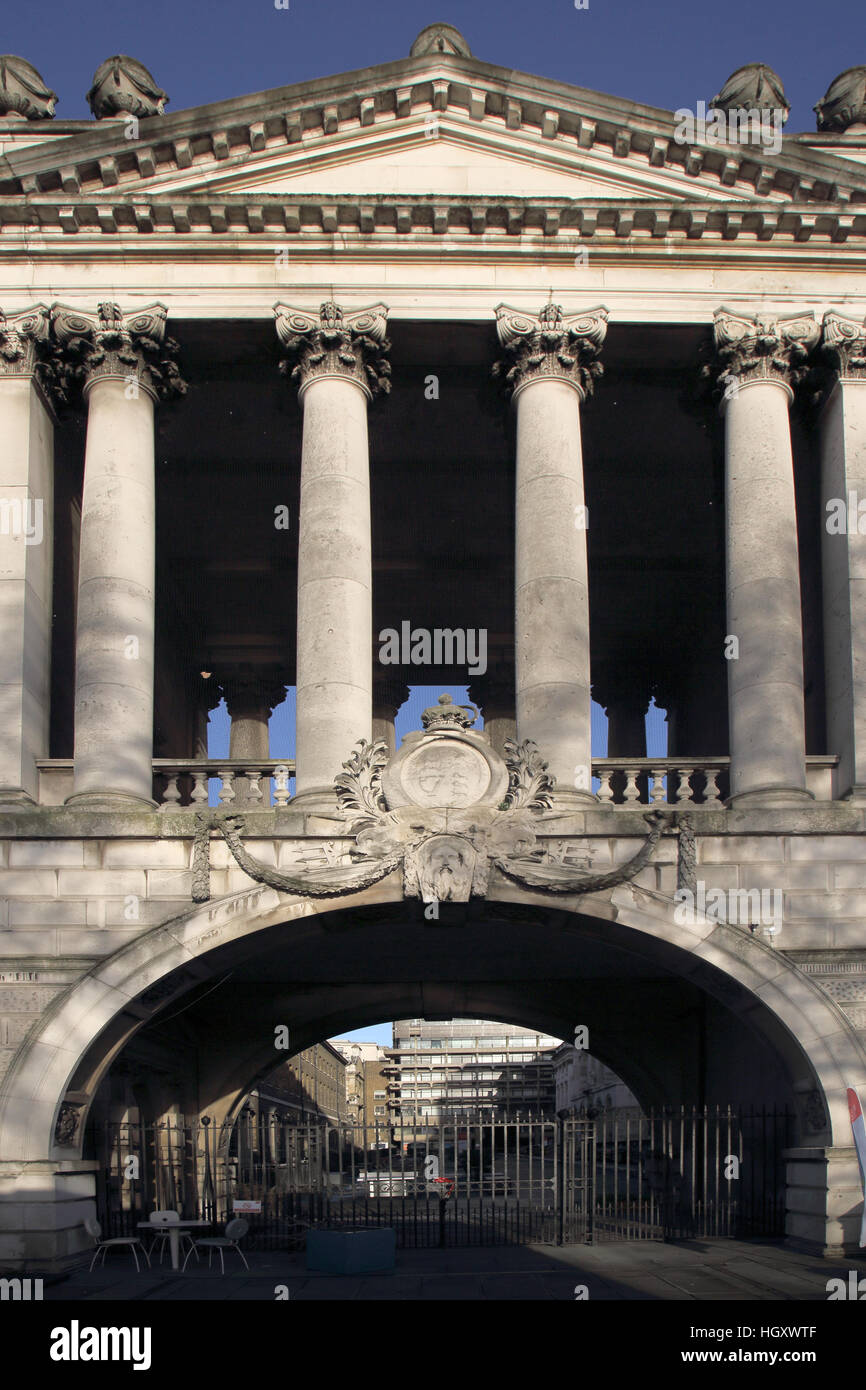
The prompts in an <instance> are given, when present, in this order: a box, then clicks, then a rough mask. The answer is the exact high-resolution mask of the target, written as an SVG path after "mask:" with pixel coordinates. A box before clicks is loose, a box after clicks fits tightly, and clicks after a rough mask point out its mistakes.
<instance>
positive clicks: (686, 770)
mask: <svg viewBox="0 0 866 1390" xmlns="http://www.w3.org/2000/svg"><path fill="white" fill-rule="evenodd" d="M694 770H695V769H694V768H693V767H678V768H677V769H676V772H677V777H678V778H679V782H678V784H677V800H678V801H694V799H695V794H694V792H693V791H692V784H691V782H690V780H689V779H690V778H691V776H692V774H693V772H694Z"/></svg>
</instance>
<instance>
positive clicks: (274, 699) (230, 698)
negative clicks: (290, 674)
mask: <svg viewBox="0 0 866 1390" xmlns="http://www.w3.org/2000/svg"><path fill="white" fill-rule="evenodd" d="M218 681H219V687H220V689H221V690H222V693H223V695H224V697H225V702H226V708H227V709H228V712H229V715H230V717H231V718H233V719H234V718H236V717H237V716H238V715H239V714H241V713H248V712H249V711H250V710H253V709H263V708H265V706H267V709H268V717H270V715H272V714H273V712H274V710H275V709H276V708H277V706H278V705H281V704H282V703H283V701H284V700H285V698H286V686H287V684H288V681H286V680H284V679H283V676H282V674H281V673H280V672H279V671H276V670H273V669H270V668H268V669H265V670H260V671H256V670H253V669H252V668H251V669H250V670H248V671H244V670H240V671H233V672H232V673H231V674H229V675H225V676H219V677H218Z"/></svg>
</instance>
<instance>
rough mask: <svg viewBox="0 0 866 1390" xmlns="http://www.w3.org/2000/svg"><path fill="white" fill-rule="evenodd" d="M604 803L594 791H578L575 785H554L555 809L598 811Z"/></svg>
mask: <svg viewBox="0 0 866 1390" xmlns="http://www.w3.org/2000/svg"><path fill="white" fill-rule="evenodd" d="M605 804H606V803H605V802H603V801H599V799H598V797H597V796H596V795H595V792H587V791H580V790H578V788H577V787H554V789H553V809H554V810H556V811H599V810H601V808H602V807H603V806H604V805H605Z"/></svg>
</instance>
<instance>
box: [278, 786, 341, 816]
mask: <svg viewBox="0 0 866 1390" xmlns="http://www.w3.org/2000/svg"><path fill="white" fill-rule="evenodd" d="M288 804H289V806H290V807H291V809H292V810H293V811H323V812H325V813H326V814H330V815H336V814H337V793H336V792H335V791H334V788H333V786H330V787H308V788H307V789H306V791H302V792H297V793H296V795H295V796H293V797H292V799H291V800H290V801H289V803H288Z"/></svg>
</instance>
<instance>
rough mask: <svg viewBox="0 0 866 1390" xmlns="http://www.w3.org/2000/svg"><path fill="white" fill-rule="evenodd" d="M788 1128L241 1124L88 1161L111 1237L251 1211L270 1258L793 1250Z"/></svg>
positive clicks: (658, 1123)
mask: <svg viewBox="0 0 866 1390" xmlns="http://www.w3.org/2000/svg"><path fill="white" fill-rule="evenodd" d="M792 1124H793V1119H792V1116H791V1115H789V1114H788V1113H787V1112H778V1111H768V1110H763V1111H751V1112H748V1113H743V1112H737V1111H734V1110H732V1109H730V1108H728V1109H724V1110H723V1109H721V1108H715V1109H710V1108H706V1109H703V1110H690V1111H687V1110H685V1109H680V1110H677V1111H673V1110H665V1111H660V1112H651V1113H649V1114H641V1113H639V1112H636V1111H634V1112H615V1111H611V1112H602V1113H601V1114H600V1115H598V1116H596V1117H594V1118H592V1119H590V1118H587V1117H586V1116H577V1115H575V1116H570V1117H567V1118H564V1119H563V1118H553V1117H550V1116H529V1117H525V1116H524V1117H521V1116H517V1117H514V1118H499V1119H492V1120H486V1119H478V1118H474V1117H460V1116H455V1117H454V1118H453V1119H449V1120H447V1121H445V1120H441V1121H440V1120H437V1121H431V1122H429V1123H427V1122H424V1121H421V1122H416V1123H415V1124H411V1125H410V1124H409V1123H408V1122H405V1123H400V1122H398V1123H396V1124H394V1125H389V1126H387V1127H381V1128H380V1127H378V1126H377V1127H375V1128H372V1127H365V1126H359V1125H350V1124H331V1123H329V1122H328V1121H327V1120H325V1119H323V1118H321V1117H316V1118H315V1119H306V1120H302V1121H300V1122H298V1120H297V1119H296V1118H294V1117H292V1116H286V1115H278V1114H275V1113H266V1114H257V1113H255V1112H254V1111H252V1109H251V1108H245V1110H244V1112H242V1114H241V1116H240V1117H239V1119H238V1120H237V1122H236V1123H235V1124H233V1125H231V1126H223V1127H215V1126H214V1125H213V1124H211V1122H210V1121H209V1119H208V1117H207V1116H203V1117H201V1118H200V1119H195V1120H188V1119H184V1118H183V1117H172V1118H171V1119H168V1120H165V1121H163V1122H159V1123H156V1124H144V1125H141V1124H135V1123H127V1124H113V1125H109V1126H107V1127H104V1128H98V1129H94V1130H93V1131H92V1133H91V1145H90V1156H92V1157H95V1158H96V1159H97V1160H98V1162H99V1183H98V1206H99V1213H100V1220H101V1221H102V1223H103V1226H104V1227H105V1229H106V1234H107V1235H117V1234H121V1233H132V1232H133V1231H134V1229H135V1225H136V1223H137V1222H138V1221H141V1220H144V1219H146V1218H147V1216H148V1215H149V1214H150V1212H151V1211H152V1210H154V1209H156V1208H173V1209H175V1210H178V1211H180V1212H181V1213H182V1215H184V1216H188V1217H198V1218H204V1219H206V1220H210V1221H213V1222H214V1223H215V1224H219V1223H222V1222H225V1221H226V1220H228V1219H230V1217H231V1216H232V1214H233V1212H234V1211H236V1210H243V1211H244V1215H245V1216H246V1217H247V1219H248V1220H249V1222H250V1237H249V1239H250V1241H251V1243H252V1244H254V1245H255V1246H256V1247H257V1248H260V1249H283V1248H297V1247H298V1246H299V1245H300V1244H301V1243H302V1241H303V1234H304V1232H305V1231H306V1230H307V1229H309V1228H310V1227H312V1226H323V1227H329V1228H345V1229H358V1228H359V1227H368V1226H393V1227H394V1228H395V1230H396V1232H397V1241H398V1244H399V1245H400V1246H401V1247H402V1248H409V1247H423V1246H427V1247H430V1246H457V1245H464V1246H465V1245H500V1244H529V1243H545V1244H557V1243H558V1244H578V1243H584V1242H590V1241H602V1240H646V1239H649V1240H665V1239H666V1240H671V1239H678V1238H687V1237H697V1236H703V1237H709V1236H730V1237H741V1238H743V1237H748V1236H773V1235H780V1234H782V1233H783V1230H784V1208H785V1187H784V1165H783V1162H782V1151H783V1149H784V1148H785V1147H786V1146H787V1145H789V1144H791V1143H792V1142H793V1132H792ZM241 1204H243V1205H241Z"/></svg>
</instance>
